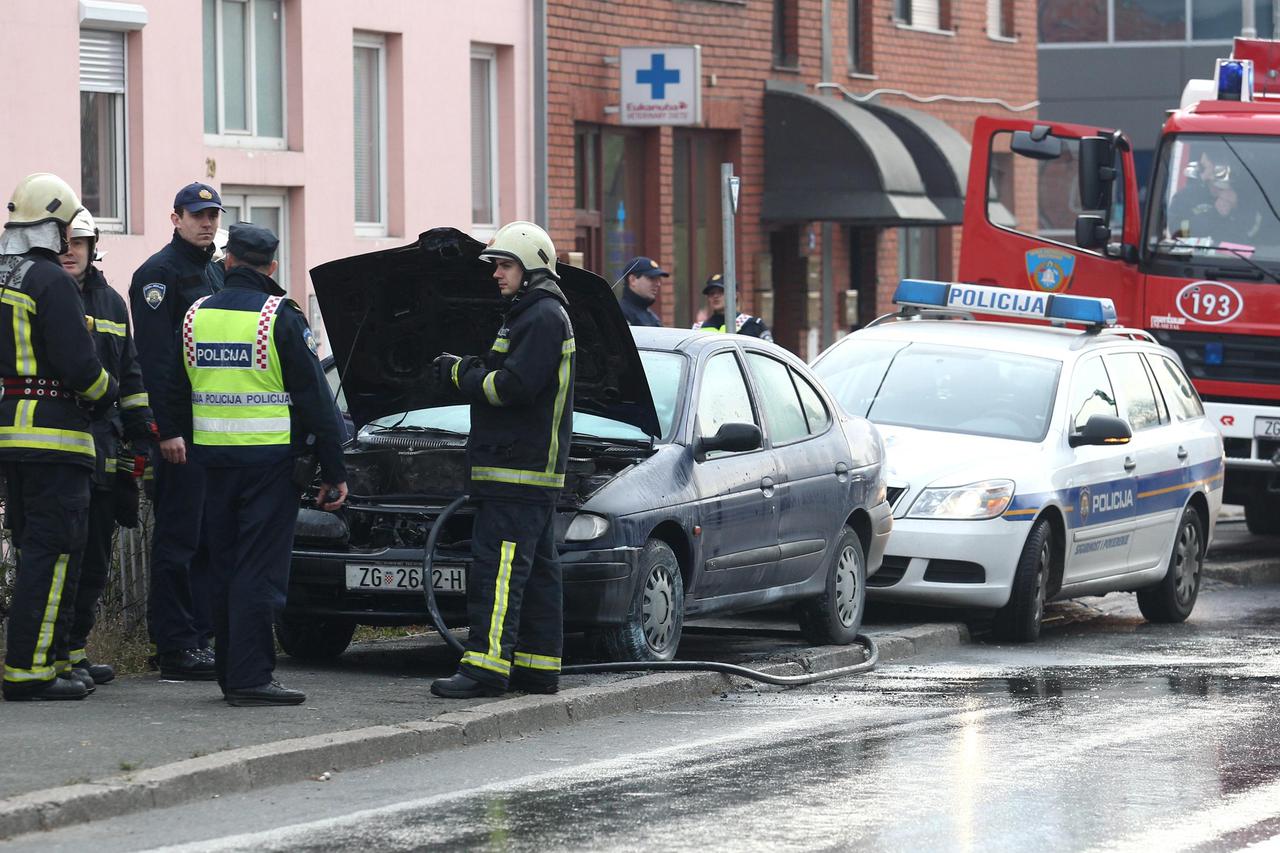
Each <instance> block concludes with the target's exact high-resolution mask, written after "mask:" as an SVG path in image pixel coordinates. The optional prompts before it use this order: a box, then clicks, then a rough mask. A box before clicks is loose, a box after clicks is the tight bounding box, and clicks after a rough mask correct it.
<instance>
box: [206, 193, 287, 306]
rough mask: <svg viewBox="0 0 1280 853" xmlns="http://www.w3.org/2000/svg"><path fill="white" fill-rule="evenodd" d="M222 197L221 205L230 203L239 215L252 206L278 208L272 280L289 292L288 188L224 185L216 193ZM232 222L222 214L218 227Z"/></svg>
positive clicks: (247, 211)
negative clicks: (278, 223) (275, 267)
mask: <svg viewBox="0 0 1280 853" xmlns="http://www.w3.org/2000/svg"><path fill="white" fill-rule="evenodd" d="M218 195H219V196H220V197H221V198H222V206H223V207H229V206H233V207H235V208H237V209H238V210H239V211H240V214H241V215H242V216H244V215H247V214H248V213H249V211H250V209H251V208H254V207H278V208H279V209H280V232H279V233H278V234H276V236H277V237H278V238H280V245H279V247H278V248H277V250H276V261H277V262H278V264H279V268H278V269H277V270H276V283H277V284H279V285H280V286H281V287H282V288H284V290H285V292H286V293H289V292H290V288H289V256H290V252H289V191H288V190H287V189H285V188H283V187H278V188H277V187H251V186H239V185H236V186H224V187H223V188H222V191H221V192H220V193H219V194H218ZM236 221H237V222H248V221H249V220H248V219H239V220H236ZM234 224H235V223H234V222H231V221H230V218H229V217H226V216H225V215H224V217H223V219H222V224H221V227H222V228H225V229H230V228H231V226H232V225H234Z"/></svg>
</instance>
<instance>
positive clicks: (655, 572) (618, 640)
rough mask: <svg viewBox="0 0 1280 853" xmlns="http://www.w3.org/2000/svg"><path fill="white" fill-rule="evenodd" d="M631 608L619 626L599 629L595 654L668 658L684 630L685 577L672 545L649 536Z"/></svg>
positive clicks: (612, 658) (637, 658)
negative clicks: (681, 574)
mask: <svg viewBox="0 0 1280 853" xmlns="http://www.w3.org/2000/svg"><path fill="white" fill-rule="evenodd" d="M636 568H637V572H636V575H637V578H636V581H637V582H636V587H635V592H634V593H633V595H632V599H631V609H630V610H629V611H628V613H627V618H626V621H624V622H623V623H622V624H621V625H611V626H608V627H606V628H602V629H600V630H599V631H598V632H597V633H596V635H595V640H596V645H597V654H598V655H600V656H601V657H603V658H604V659H605V660H610V661H667V660H673V659H674V658H675V656H676V648H677V647H679V645H680V634H681V632H682V631H683V629H684V579H683V578H682V577H681V576H680V563H679V561H678V560H676V555H675V553H674V552H673V551H672V550H671V546H670V545H668V544H667V543H666V542H663V541H662V540H660V539H650V540H649V541H648V542H646V543H645V546H644V548H642V549H641V551H640V558H639V560H637V561H636Z"/></svg>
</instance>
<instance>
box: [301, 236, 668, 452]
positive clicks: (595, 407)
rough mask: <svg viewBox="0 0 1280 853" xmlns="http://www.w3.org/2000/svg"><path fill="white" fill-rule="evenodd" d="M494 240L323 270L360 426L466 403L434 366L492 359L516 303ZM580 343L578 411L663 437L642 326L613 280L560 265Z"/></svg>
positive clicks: (419, 249)
mask: <svg viewBox="0 0 1280 853" xmlns="http://www.w3.org/2000/svg"><path fill="white" fill-rule="evenodd" d="M483 249H484V244H483V243H481V242H479V241H478V240H475V239H473V238H471V237H469V236H467V235H466V234H464V233H462V232H461V231H458V230H457V229H455V228H433V229H431V230H430V231H427V232H425V233H424V234H421V235H419V237H418V240H417V242H415V243H411V244H409V245H407V246H401V247H399V248H396V249H385V250H383V251H380V252H370V253H369V254H366V255H356V256H354V257H350V258H343V259H341V260H337V261H330V262H329V263H326V264H321V265H320V266H318V267H316V268H314V269H313V270H311V281H312V283H313V284H314V285H315V292H316V299H317V300H318V301H319V303H320V311H321V313H322V314H323V315H324V325H325V331H326V333H327V335H328V338H329V346H330V348H331V349H332V351H333V356H334V359H335V361H336V362H337V365H338V370H339V372H340V374H341V376H342V388H343V390H344V391H345V392H346V396H347V406H348V408H349V410H350V412H351V417H352V419H353V420H354V421H355V423H356V425H357V426H361V425H363V424H366V423H368V422H369V421H372V420H374V419H375V418H380V417H382V416H384V415H390V414H395V413H397V412H406V411H411V410H413V409H426V408H430V407H432V406H445V405H451V404H455V403H459V402H462V401H461V399H460V398H459V397H458V395H457V393H456V392H455V391H453V390H452V389H444V390H443V391H440V392H437V390H436V389H434V388H433V387H432V382H431V361H432V359H434V358H435V357H436V356H437V355H439V354H440V353H441V352H451V353H454V354H456V355H481V356H483V355H484V354H485V353H487V352H488V351H489V349H490V347H491V346H492V344H493V340H494V338H495V337H496V336H497V333H498V329H499V327H500V326H501V325H502V313H503V309H504V307H505V303H504V302H503V299H502V297H501V295H500V294H499V292H498V284H497V282H496V281H494V279H493V264H492V263H490V262H488V261H482V260H480V252H481V251H482V250H483ZM556 272H557V273H558V274H559V276H560V289H561V291H563V293H564V295H565V297H566V298H567V299H568V300H569V317H570V319H571V320H572V321H573V328H574V336H575V338H576V340H577V344H578V350H577V373H576V376H575V379H574V384H573V390H574V407H575V408H576V409H577V411H580V412H589V413H590V414H593V415H599V416H601V417H606V418H612V419H613V420H617V421H622V422H623V423H628V424H631V425H632V426H635V427H637V428H638V429H641V430H643V431H644V432H646V433H648V434H649V435H651V436H658V435H660V434H661V430H660V429H659V427H658V414H657V411H656V410H655V408H654V405H653V398H652V397H651V396H650V394H649V383H648V380H647V379H646V378H645V374H644V367H643V365H642V364H641V363H640V353H639V352H638V351H637V350H636V345H635V341H634V340H633V339H632V337H631V330H630V328H629V327H628V326H627V323H626V320H625V319H623V316H622V309H621V308H620V307H619V306H618V301H617V299H616V298H615V297H614V295H613V291H612V290H611V289H610V287H609V285H608V284H607V283H606V282H605V280H604V279H602V278H600V277H599V276H598V275H596V274H595V273H591V272H587V271H586V270H583V269H579V268H577V267H571V266H568V265H566V264H557V265H556Z"/></svg>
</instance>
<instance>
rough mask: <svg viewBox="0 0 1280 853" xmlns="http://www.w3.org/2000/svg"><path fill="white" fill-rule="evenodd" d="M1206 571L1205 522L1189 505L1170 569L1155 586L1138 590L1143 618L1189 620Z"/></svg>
mask: <svg viewBox="0 0 1280 853" xmlns="http://www.w3.org/2000/svg"><path fill="white" fill-rule="evenodd" d="M1203 570H1204V522H1202V521H1201V520H1200V511H1199V510H1197V509H1196V508H1195V507H1193V506H1189V507H1187V508H1186V509H1184V510H1183V511H1182V519H1181V520H1180V521H1179V522H1178V532H1177V533H1176V534H1175V535H1174V538H1173V552H1172V553H1171V554H1170V555H1169V570H1168V571H1167V572H1165V575H1164V577H1163V578H1162V579H1161V580H1160V582H1159V583H1157V584H1156V585H1155V586H1149V587H1147V588H1146V589H1140V590H1138V609H1139V610H1141V611H1142V615H1143V617H1145V618H1146V620H1147V621H1148V622H1183V621H1185V620H1186V618H1187V617H1188V616H1190V615H1191V610H1192V608H1194V607H1195V606H1196V598H1197V597H1198V596H1199V594H1200V576H1201V573H1202V572H1203Z"/></svg>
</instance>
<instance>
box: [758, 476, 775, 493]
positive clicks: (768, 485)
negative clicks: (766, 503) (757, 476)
mask: <svg viewBox="0 0 1280 853" xmlns="http://www.w3.org/2000/svg"><path fill="white" fill-rule="evenodd" d="M760 491H762V492H764V496H765V497H766V498H771V497H773V478H772V477H765V478H763V479H762V480H761V481H760Z"/></svg>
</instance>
